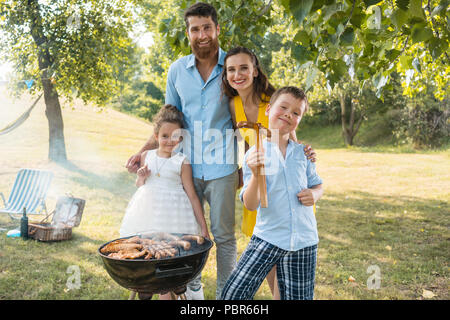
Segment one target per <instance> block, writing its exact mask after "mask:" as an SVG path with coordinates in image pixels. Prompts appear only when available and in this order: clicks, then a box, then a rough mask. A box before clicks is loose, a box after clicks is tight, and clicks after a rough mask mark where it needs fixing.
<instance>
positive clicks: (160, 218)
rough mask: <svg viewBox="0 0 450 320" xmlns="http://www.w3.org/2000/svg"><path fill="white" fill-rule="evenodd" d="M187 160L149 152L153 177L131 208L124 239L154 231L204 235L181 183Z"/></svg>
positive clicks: (126, 215)
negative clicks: (183, 166) (201, 233)
mask: <svg viewBox="0 0 450 320" xmlns="http://www.w3.org/2000/svg"><path fill="white" fill-rule="evenodd" d="M185 158H186V156H184V155H183V154H181V153H176V154H174V155H173V156H172V157H170V158H162V157H159V156H158V155H157V154H156V150H150V151H148V153H147V156H146V158H145V163H146V164H147V166H148V168H149V169H150V176H149V177H148V178H147V180H146V182H145V184H144V185H142V186H141V187H139V189H138V190H137V191H136V193H135V194H134V195H133V197H132V198H131V200H130V203H129V204H128V207H127V209H126V212H125V216H124V218H123V221H122V226H121V228H120V236H121V237H127V236H131V235H136V234H144V233H147V232H153V231H158V232H159V231H162V232H169V233H189V234H199V233H200V228H199V226H198V224H197V221H196V219H195V216H194V211H193V209H192V205H191V202H190V201H189V198H188V196H187V194H186V192H185V191H184V189H183V185H182V182H181V165H182V164H183V161H184V159H185ZM158 174H159V176H158Z"/></svg>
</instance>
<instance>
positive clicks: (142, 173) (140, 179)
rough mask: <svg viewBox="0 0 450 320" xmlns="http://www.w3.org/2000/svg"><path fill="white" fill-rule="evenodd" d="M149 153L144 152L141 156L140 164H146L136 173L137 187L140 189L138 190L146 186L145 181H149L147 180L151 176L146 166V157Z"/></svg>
mask: <svg viewBox="0 0 450 320" xmlns="http://www.w3.org/2000/svg"><path fill="white" fill-rule="evenodd" d="M147 152H148V151H144V152H142V154H141V159H140V163H142V164H144V166H142V167H140V168H139V169H138V170H137V171H136V173H137V178H136V187H138V188H139V187H140V186H143V185H144V184H145V180H147V178H148V177H149V176H150V170H149V169H148V168H147V166H146V165H145V157H146V156H147Z"/></svg>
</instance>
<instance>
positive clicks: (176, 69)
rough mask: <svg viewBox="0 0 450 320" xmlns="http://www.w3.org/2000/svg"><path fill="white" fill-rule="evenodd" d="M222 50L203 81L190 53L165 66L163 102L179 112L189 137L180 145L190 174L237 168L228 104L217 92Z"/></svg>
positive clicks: (209, 175) (205, 175)
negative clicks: (187, 161)
mask: <svg viewBox="0 0 450 320" xmlns="http://www.w3.org/2000/svg"><path fill="white" fill-rule="evenodd" d="M225 54H226V53H225V52H224V51H223V50H222V49H220V48H219V59H218V62H217V65H216V66H215V67H214V69H213V71H212V72H211V75H210V76H209V79H208V80H207V81H206V82H205V81H203V79H202V77H201V75H200V73H199V72H198V70H197V67H196V64H195V56H194V55H193V54H190V55H188V56H185V57H182V58H180V59H178V60H177V61H175V62H174V63H173V64H172V65H171V66H170V68H169V73H168V76H167V86H166V101H165V102H166V104H172V105H174V106H176V107H177V108H178V110H180V111H182V112H183V115H184V121H185V125H186V128H185V129H187V131H188V133H189V135H190V139H189V137H188V138H186V136H185V139H184V140H183V142H182V144H181V146H180V148H181V149H182V152H183V153H184V154H186V155H187V157H188V159H189V160H190V162H191V165H192V171H193V176H194V178H199V179H204V180H213V179H217V178H222V177H225V176H227V175H230V174H232V173H233V172H234V171H235V170H236V169H237V160H236V159H237V143H236V140H235V136H234V134H233V133H234V131H233V123H232V120H231V114H230V110H229V106H228V98H227V97H226V96H225V95H223V94H222V92H221V81H222V79H221V73H222V69H223V63H224V58H225Z"/></svg>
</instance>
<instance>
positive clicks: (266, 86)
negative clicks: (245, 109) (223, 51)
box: [222, 47, 275, 103]
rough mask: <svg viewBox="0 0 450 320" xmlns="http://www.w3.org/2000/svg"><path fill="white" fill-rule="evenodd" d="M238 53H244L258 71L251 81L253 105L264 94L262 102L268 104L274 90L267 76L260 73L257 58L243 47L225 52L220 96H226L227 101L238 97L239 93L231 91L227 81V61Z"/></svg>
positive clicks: (260, 69)
mask: <svg viewBox="0 0 450 320" xmlns="http://www.w3.org/2000/svg"><path fill="white" fill-rule="evenodd" d="M239 53H245V54H246V55H248V56H249V57H250V58H251V60H252V62H253V67H254V68H255V69H256V70H258V76H257V77H255V78H254V79H253V97H252V98H253V101H254V102H255V103H257V102H259V101H260V99H262V98H263V95H262V94H263V93H264V94H265V99H264V101H263V102H269V100H270V96H271V95H272V94H273V93H274V92H275V88H274V87H273V86H272V85H271V84H270V82H269V80H268V79H267V76H266V75H265V74H264V72H263V71H262V68H261V66H260V64H259V61H258V57H256V55H255V54H254V53H253V52H252V51H251V50H250V49H247V48H245V47H235V48H233V49H231V50H230V51H228V52H227V55H226V56H225V59H224V65H223V71H222V94H224V95H226V96H227V97H228V98H229V99H231V98H233V97H235V96H238V95H239V93H238V92H237V90H236V89H233V88H232V87H231V86H230V84H229V83H228V80H227V59H228V58H229V57H231V56H234V55H236V54H239Z"/></svg>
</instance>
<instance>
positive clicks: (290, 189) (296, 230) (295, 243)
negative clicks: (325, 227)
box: [239, 140, 322, 251]
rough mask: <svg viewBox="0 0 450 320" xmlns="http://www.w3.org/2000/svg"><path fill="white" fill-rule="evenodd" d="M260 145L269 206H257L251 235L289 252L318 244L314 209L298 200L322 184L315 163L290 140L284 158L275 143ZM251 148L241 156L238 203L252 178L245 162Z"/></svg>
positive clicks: (265, 142) (299, 146)
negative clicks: (302, 193) (242, 174)
mask: <svg viewBox="0 0 450 320" xmlns="http://www.w3.org/2000/svg"><path fill="white" fill-rule="evenodd" d="M263 146H264V151H265V161H264V166H265V172H266V184H267V200H268V207H267V208H261V207H258V210H257V211H258V212H257V216H256V225H255V228H254V230H253V234H254V235H255V236H257V237H258V238H261V239H263V240H265V241H267V242H269V243H271V244H273V245H275V246H277V247H278V248H281V249H284V250H288V251H297V250H300V249H303V248H306V247H309V246H312V245H315V244H317V243H318V242H319V237H318V233H317V223H316V217H315V216H314V212H313V207H312V206H310V207H307V206H304V205H302V204H301V202H300V201H299V200H298V197H297V194H298V193H299V192H300V191H302V190H304V189H307V188H311V187H312V186H315V185H319V184H322V179H321V178H320V177H319V176H318V175H317V173H316V167H315V164H314V163H313V162H311V161H310V160H307V158H306V156H305V153H304V151H303V148H304V145H302V144H298V143H296V142H294V141H292V140H289V143H288V146H287V149H286V158H284V157H283V155H282V154H281V151H280V149H279V147H278V145H277V144H275V143H271V142H269V141H267V140H264V142H263ZM254 148H255V147H254V146H253V147H252V148H250V150H248V152H247V153H246V154H245V157H244V164H243V172H244V186H243V188H242V190H241V192H240V195H239V197H240V199H241V201H243V195H244V192H245V190H246V189H247V187H248V183H249V182H250V178H251V176H252V172H251V170H250V168H249V167H248V165H247V163H246V160H247V157H248V154H249V153H250V152H252V151H253V150H254Z"/></svg>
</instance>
